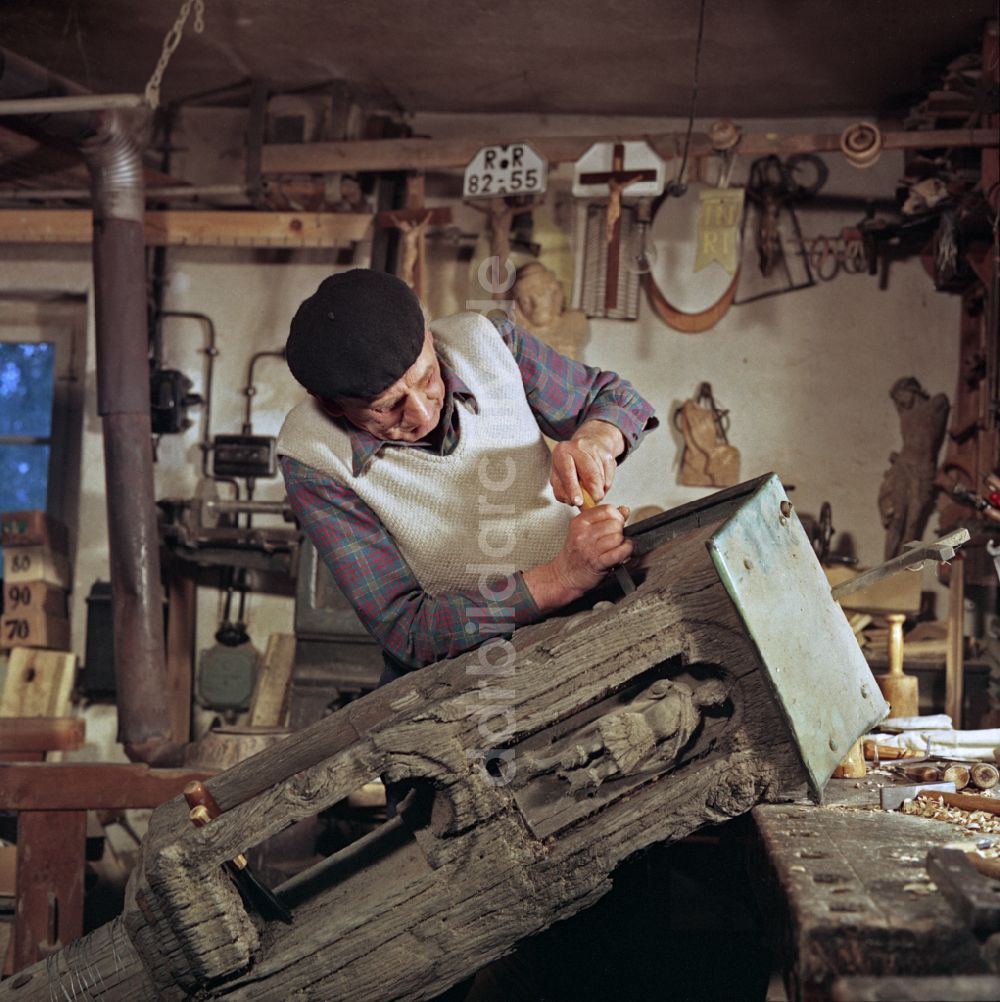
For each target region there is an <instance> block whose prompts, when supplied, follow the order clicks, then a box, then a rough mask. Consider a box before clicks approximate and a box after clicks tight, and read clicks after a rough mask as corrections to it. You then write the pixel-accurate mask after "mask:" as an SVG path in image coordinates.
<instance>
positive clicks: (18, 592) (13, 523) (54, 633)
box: [0, 510, 70, 650]
mask: <svg viewBox="0 0 1000 1002" xmlns="http://www.w3.org/2000/svg"><path fill="white" fill-rule="evenodd" d="M0 539H2V543H3V581H4V604H3V617H2V618H0V649H3V650H6V649H9V648H12V647H42V648H49V649H54V650H66V649H68V647H69V637H70V634H69V616H68V611H67V610H68V607H67V601H66V593H67V589H68V588H69V559H68V557H67V553H68V548H69V546H68V544H69V539H68V533H67V531H66V526H65V525H63V523H62V522H60V521H58V520H57V519H54V518H53V517H52V516H51V515H49V514H47V513H46V512H44V511H37V510H33V511H16V512H4V513H3V514H2V515H0Z"/></svg>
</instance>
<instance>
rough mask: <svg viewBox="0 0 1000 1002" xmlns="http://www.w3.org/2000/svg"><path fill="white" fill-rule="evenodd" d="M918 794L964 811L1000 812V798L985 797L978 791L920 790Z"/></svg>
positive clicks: (925, 798)
mask: <svg viewBox="0 0 1000 1002" xmlns="http://www.w3.org/2000/svg"><path fill="white" fill-rule="evenodd" d="M917 796H918V797H919V798H920V799H921V800H937V801H939V802H940V803H942V804H947V805H948V806H949V807H958V808H961V809H962V810H963V811H986V812H987V813H988V814H1000V798H998V797H984V796H982V795H981V794H978V793H945V792H944V791H943V790H920V791H918V793H917Z"/></svg>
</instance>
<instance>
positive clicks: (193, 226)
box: [0, 209, 371, 248]
mask: <svg viewBox="0 0 1000 1002" xmlns="http://www.w3.org/2000/svg"><path fill="white" fill-rule="evenodd" d="M370 228H371V216H369V215H367V214H366V213H358V212H254V211H241V212H236V211H232V212H226V211H215V210H204V211H198V210H190V211H184V210H167V211H163V212H147V213H146V216H145V231H144V235H145V242H146V245H147V246H151V247H152V246H181V245H185V246H191V247H291V248H295V247H339V246H343V245H345V244H348V243H351V242H353V241H357V240H363V239H364V238H365V237H366V236H367V235H368V233H369V230H370ZM92 238H93V216H92V214H91V213H90V212H89V211H88V210H86V209H0V244H4V243H8V244H13V243H35V244H38V243H42V244H45V243H47V244H85V243H90V242H91V240H92Z"/></svg>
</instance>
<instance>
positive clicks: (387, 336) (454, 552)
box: [278, 269, 656, 682]
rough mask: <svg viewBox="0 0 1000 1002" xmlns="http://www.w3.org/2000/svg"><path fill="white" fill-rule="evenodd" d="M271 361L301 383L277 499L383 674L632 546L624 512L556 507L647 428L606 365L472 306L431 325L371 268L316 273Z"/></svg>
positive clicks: (505, 624)
mask: <svg viewBox="0 0 1000 1002" xmlns="http://www.w3.org/2000/svg"><path fill="white" fill-rule="evenodd" d="M285 354H286V358H287V361H288V366H289V368H290V370H291V372H292V375H293V376H294V377H295V378H296V379H297V380H298V381H299V382H300V383H301V384H302V385H303V386H304V387H305V388H306V389H307V390H308V391H309V393H310V396H309V397H308V398H307V399H306V400H305V401H304V402H303V403H301V404H299V405H298V406H297V407H295V408H294V409H293V410H292V411H291V413H290V414H289V415H288V417H287V418H286V420H285V423H284V426H283V427H282V430H281V434H280V436H279V439H278V452H279V454H280V456H281V467H282V472H283V474H284V477H285V483H286V486H287V489H288V498H289V503H290V504H291V506H292V509H293V510H294V512H295V513H296V515H297V517H298V519H299V521H300V524H301V525H302V529H303V531H304V532H305V533H306V535H307V536H308V537H309V538H310V539H311V540H312V542H313V543H314V545H315V546H316V548H317V550H318V552H319V553H320V555H321V557H322V558H323V560H324V561H325V562H326V564H327V566H328V567H329V568H330V571H331V572H332V574H333V577H334V580H335V581H336V582H337V584H338V586H339V587H340V589H341V590H342V591H343V592H344V594H345V595H346V596H347V598H348V600H349V601H350V602H351V604H352V606H353V607H354V609H355V610H356V612H357V614H358V616H359V617H360V619H361V621H362V623H363V624H364V625H365V627H366V629H367V630H368V631H369V632H370V633H371V634H372V636H373V637H374V638H375V640H376V641H377V642H378V643H379V644H380V645H381V647H382V650H383V655H384V659H385V664H386V670H385V672H384V673H383V676H382V681H383V682H385V681H388V680H391V679H392V678H395V677H398V675H400V674H401V673H403V672H406V671H410V670H413V669H415V668H420V667H423V666H424V665H427V664H431V663H433V662H434V661H438V660H440V659H442V658H446V657H453V656H455V655H457V654H459V653H461V652H462V651H465V650H468V649H470V648H472V647H475V646H477V645H478V644H480V643H482V642H483V641H485V640H487V639H489V638H490V637H491V636H496V635H498V634H503V633H510V632H512V631H513V630H514V629H515V628H516V627H518V626H521V625H524V624H526V623H531V622H535V621H537V620H538V619H540V618H542V617H543V616H544V615H545V614H546V613H548V612H550V611H552V610H554V609H557V608H559V607H561V606H563V605H566V604H567V603H569V602H572V601H573V600H575V599H577V598H579V597H580V596H581V595H583V594H584V593H585V592H587V591H589V590H590V589H591V588H593V587H594V586H595V585H597V584H598V583H599V582H600V580H601V579H602V578H603V576H604V575H605V573H606V572H607V570H608V569H609V568H611V567H614V566H615V565H616V564H618V563H620V562H621V561H622V560H624V559H625V558H626V557H627V556H628V555H629V553H630V552H631V543H630V542H629V541H628V540H626V539H625V538H624V536H623V533H622V530H623V528H624V523H625V518H626V517H627V514H628V513H627V510H626V509H622V508H618V507H613V506H610V505H598V506H596V507H594V508H590V509H588V510H586V511H583V512H582V513H580V514H575V513H574V512H573V510H572V509H571V507H570V506H571V505H575V506H580V505H581V504H583V501H584V493H583V492H584V490H586V491H587V492H589V494H590V495H591V497H592V498H594V499H595V500H597V501H600V500H601V499H602V498H603V497H604V496H605V494H606V493H607V491H608V489H609V488H610V486H611V484H612V481H613V480H614V475H615V469H616V467H617V464H618V462H619V461H620V460H621V459H622V458H623V457H624V455H625V454H626V453H627V452H628V451H629V450H630V449H631V448H633V447H635V445H636V444H637V443H638V442H639V440H640V438H641V437H642V435H643V432H644V431H646V430H649V429H651V428H652V427H654V426H655V424H656V418H654V417H653V416H652V413H653V412H652V408H651V407H650V406H649V404H647V403H646V401H644V400H643V399H642V398H641V397H640V396H639V395H638V394H637V393H636V391H635V390H634V389H633V388H632V387H631V386H630V385H629V383H627V382H626V381H625V380H623V379H620V378H619V377H618V376H617V375H616V374H615V373H612V372H601V371H599V370H597V369H593V368H589V367H587V366H584V365H581V364H579V363H576V362H573V361H571V360H570V359H567V358H565V357H563V356H561V355H559V354H558V353H556V352H555V351H553V350H552V349H551V348H549V347H547V346H546V345H544V344H543V343H541V342H540V341H538V340H536V339H535V338H533V337H531V336H530V335H529V334H527V333H526V332H525V331H523V330H521V329H519V328H517V327H516V326H514V325H513V324H510V323H505V324H503V325H501V327H500V328H499V329H498V328H497V327H495V326H494V325H493V324H492V323H491V322H490V321H489V320H487V319H485V318H484V317H482V316H480V315H479V314H475V313H463V314H458V315H457V316H453V317H448V318H445V319H443V320H439V321H436V322H434V323H431V324H430V327H429V328H428V327H427V325H426V322H425V318H424V314H423V311H422V309H421V306H420V303H419V301H418V300H417V298H416V296H415V295H414V294H413V292H412V291H411V290H410V289H409V287H408V286H407V285H406V284H405V283H404V282H402V281H401V280H400V279H398V278H396V277H394V276H392V275H389V274H385V273H381V272H374V271H369V270H366V269H355V270H353V271H349V272H346V273H342V274H337V275H333V276H331V277H330V278H327V279H325V280H324V281H323V282H322V283H321V284H320V286H319V288H318V289H317V290H316V292H315V293H314V294H313V295H312V296H310V297H309V298H308V299H306V300H305V301H304V302H303V303H302V305H301V306H300V307H299V309H298V311H297V313H296V314H295V317H294V319H293V320H292V324H291V332H290V335H289V338H288V344H287V347H286V353H285ZM543 435H547V436H548V437H549V438H551V439H554V440H556V442H557V445H556V446H555V448H554V450H553V451H552V452H551V453H550V451H549V449H548V447H547V446H546V444H545V441H544V439H543Z"/></svg>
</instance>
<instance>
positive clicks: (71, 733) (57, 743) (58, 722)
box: [0, 717, 86, 752]
mask: <svg viewBox="0 0 1000 1002" xmlns="http://www.w3.org/2000/svg"><path fill="white" fill-rule="evenodd" d="M85 733H86V723H85V722H84V721H83V720H78V719H77V718H75V717H3V718H0V752H45V751H69V750H72V749H75V748H80V747H81V746H82V745H83V742H84V740H85Z"/></svg>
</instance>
